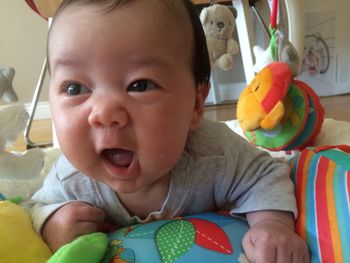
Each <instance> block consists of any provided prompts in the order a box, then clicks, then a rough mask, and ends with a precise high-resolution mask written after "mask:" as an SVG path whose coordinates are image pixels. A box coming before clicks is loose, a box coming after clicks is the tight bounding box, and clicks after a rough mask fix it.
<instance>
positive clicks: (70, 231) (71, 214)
mask: <svg viewBox="0 0 350 263" xmlns="http://www.w3.org/2000/svg"><path fill="white" fill-rule="evenodd" d="M104 220H105V213H104V212H103V210H101V209H99V208H95V207H93V206H91V205H89V204H88V203H84V202H71V203H68V204H66V205H64V206H63V207H61V208H59V209H58V210H57V211H56V212H55V213H54V214H52V215H51V216H50V217H49V218H48V219H47V221H46V222H45V224H44V226H43V227H42V236H43V239H44V240H45V242H46V243H47V244H48V245H49V247H50V249H51V250H52V251H53V252H54V251H56V250H57V249H59V248H60V247H61V246H62V245H64V244H66V243H69V242H71V241H73V240H74V239H75V238H76V237H78V236H81V235H84V234H89V233H92V232H96V231H104V232H106V231H108V230H112V229H108V225H106V224H107V223H105V222H104Z"/></svg>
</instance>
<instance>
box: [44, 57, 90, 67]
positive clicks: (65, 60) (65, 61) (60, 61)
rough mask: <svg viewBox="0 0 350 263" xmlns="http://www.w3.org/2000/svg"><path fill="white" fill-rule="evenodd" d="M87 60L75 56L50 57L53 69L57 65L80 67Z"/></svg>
mask: <svg viewBox="0 0 350 263" xmlns="http://www.w3.org/2000/svg"><path fill="white" fill-rule="evenodd" d="M84 64H85V62H84V61H83V60H81V59H78V58H74V56H70V57H59V58H55V59H52V58H50V67H51V70H52V69H54V68H57V67H61V66H63V67H72V68H78V67H80V66H82V65H84Z"/></svg>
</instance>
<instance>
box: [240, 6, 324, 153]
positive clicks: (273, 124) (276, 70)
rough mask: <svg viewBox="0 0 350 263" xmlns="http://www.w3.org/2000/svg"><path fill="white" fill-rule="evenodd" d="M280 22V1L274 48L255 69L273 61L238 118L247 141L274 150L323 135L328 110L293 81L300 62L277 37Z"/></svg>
mask: <svg viewBox="0 0 350 263" xmlns="http://www.w3.org/2000/svg"><path fill="white" fill-rule="evenodd" d="M276 20H277V0H275V1H274V3H273V8H272V15H271V24H270V32H271V41H270V45H269V47H268V48H267V49H266V50H265V51H263V52H262V53H261V55H262V56H260V58H261V59H260V60H258V59H257V61H258V62H257V64H255V67H260V66H262V64H263V63H268V62H269V61H270V60H271V61H272V62H270V63H268V64H267V65H265V66H263V68H262V69H261V70H259V72H258V74H257V75H256V77H255V78H254V79H253V81H252V82H251V83H250V84H249V85H248V86H247V87H246V88H245V89H244V90H243V92H242V93H241V95H240V97H239V99H238V103H237V119H238V121H239V123H240V126H241V127H242V129H243V131H244V134H245V136H246V137H247V139H248V140H249V141H250V142H252V143H254V144H255V145H257V146H261V147H263V148H266V149H269V150H272V151H279V150H297V149H303V148H305V147H306V146H309V145H311V144H312V143H313V141H314V140H315V138H316V137H317V135H318V134H319V132H320V130H321V127H322V124H323V119H324V109H323V107H322V105H321V103H320V100H319V97H318V96H317V94H316V93H315V92H314V91H313V89H312V88H311V87H310V86H308V85H307V84H306V83H304V82H301V81H298V80H294V79H293V77H295V76H297V72H298V69H299V63H300V61H299V58H298V56H297V52H296V50H295V48H294V47H293V45H292V44H291V43H290V42H289V41H287V40H286V39H285V38H284V37H283V36H282V37H281V36H280V35H277V30H276ZM255 50H256V52H257V51H258V52H260V51H259V50H260V49H259V48H255Z"/></svg>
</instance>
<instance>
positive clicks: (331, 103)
mask: <svg viewBox="0 0 350 263" xmlns="http://www.w3.org/2000/svg"><path fill="white" fill-rule="evenodd" d="M321 103H322V105H323V106H324V108H325V117H326V118H333V119H337V120H344V121H350V94H349V95H343V96H332V97H324V98H321ZM205 117H206V118H208V119H212V120H217V121H226V120H232V119H236V104H235V103H227V104H223V105H215V106H207V107H206V110H205ZM335 128H336V127H335ZM349 132H350V131H349ZM30 140H31V141H32V142H34V143H39V144H40V143H47V142H51V141H52V126H51V119H45V120H36V121H34V123H33V125H32V129H31V132H30ZM10 150H16V151H25V150H26V144H25V142H24V139H23V138H19V139H18V140H17V142H16V143H15V145H14V146H13V147H11V148H10Z"/></svg>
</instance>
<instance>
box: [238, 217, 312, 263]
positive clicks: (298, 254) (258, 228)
mask: <svg viewBox="0 0 350 263" xmlns="http://www.w3.org/2000/svg"><path fill="white" fill-rule="evenodd" d="M242 245H243V249H244V252H245V254H246V256H247V258H248V259H249V260H250V261H251V262H254V263H273V262H276V263H287V262H288V263H308V262H309V252H308V248H307V246H306V243H305V242H304V241H303V240H302V239H301V238H300V237H299V236H298V235H297V234H295V233H294V232H293V231H292V229H290V228H289V227H288V226H287V225H285V224H284V223H282V222H279V221H277V220H269V219H266V220H262V221H260V222H257V223H256V224H255V225H253V226H252V227H251V228H250V229H249V231H248V232H247V233H246V235H245V236H244V238H243V241H242Z"/></svg>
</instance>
